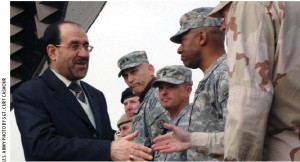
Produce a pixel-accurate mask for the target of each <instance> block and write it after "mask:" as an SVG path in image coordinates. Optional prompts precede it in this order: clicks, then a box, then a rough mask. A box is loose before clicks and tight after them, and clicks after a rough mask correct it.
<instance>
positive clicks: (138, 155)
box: [110, 131, 153, 161]
mask: <svg viewBox="0 0 300 162" xmlns="http://www.w3.org/2000/svg"><path fill="white" fill-rule="evenodd" d="M137 135H138V131H135V132H134V133H131V134H129V135H127V136H125V137H122V138H120V139H118V140H116V141H113V142H112V143H111V147H110V157H111V159H112V160H113V161H143V160H152V158H153V157H152V156H151V155H150V153H151V149H150V148H148V147H145V146H143V145H140V144H137V143H134V142H131V140H132V139H133V138H134V137H136V136H137Z"/></svg>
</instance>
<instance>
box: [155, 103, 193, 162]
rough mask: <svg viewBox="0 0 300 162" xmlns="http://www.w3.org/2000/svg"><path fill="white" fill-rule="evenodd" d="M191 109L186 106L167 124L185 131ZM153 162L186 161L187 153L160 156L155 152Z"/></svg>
mask: <svg viewBox="0 0 300 162" xmlns="http://www.w3.org/2000/svg"><path fill="white" fill-rule="evenodd" d="M191 109H192V105H187V106H186V107H185V108H184V109H183V110H182V111H181V112H180V113H179V114H178V116H177V117H176V118H175V119H174V120H171V119H170V118H169V120H170V121H169V123H170V124H172V125H176V126H177V127H179V128H181V129H183V130H187V129H188V126H189V121H190V116H191ZM166 113H167V112H166ZM167 114H168V113H167ZM168 132H169V131H168ZM154 161H187V151H182V152H174V153H169V154H160V153H158V152H156V154H155V156H154Z"/></svg>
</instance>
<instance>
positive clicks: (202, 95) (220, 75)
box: [188, 54, 228, 161]
mask: <svg viewBox="0 0 300 162" xmlns="http://www.w3.org/2000/svg"><path fill="white" fill-rule="evenodd" d="M227 98H228V75H227V61H226V54H224V55H223V56H222V57H220V58H218V59H217V60H216V61H215V62H214V63H213V64H212V65H211V66H210V68H209V69H207V70H206V71H205V73H204V78H203V79H202V80H201V81H200V82H199V84H198V88H197V90H196V92H195V97H194V103H193V108H192V114H191V120H190V125H189V131H190V132H206V133H210V136H209V138H210V139H208V140H210V141H214V140H213V139H214V138H216V134H215V133H217V132H224V127H225V121H226V115H227V109H226V103H227ZM221 135H223V134H221ZM218 138H219V137H218ZM217 142H218V143H211V144H210V145H208V146H201V147H202V148H197V147H196V145H193V144H196V142H194V141H191V143H192V145H193V146H194V148H195V149H196V150H198V152H199V151H200V150H201V152H202V153H198V152H196V150H195V149H189V150H188V160H189V161H195V160H197V161H199V160H217V159H214V158H213V156H212V154H213V153H214V152H213V150H215V147H223V140H220V141H217ZM203 152H207V153H203Z"/></svg>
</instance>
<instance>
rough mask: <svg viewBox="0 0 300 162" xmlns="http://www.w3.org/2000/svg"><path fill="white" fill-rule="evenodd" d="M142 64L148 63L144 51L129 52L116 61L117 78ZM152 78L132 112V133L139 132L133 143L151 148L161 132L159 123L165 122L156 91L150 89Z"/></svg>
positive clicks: (165, 118) (163, 110)
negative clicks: (137, 105)
mask: <svg viewBox="0 0 300 162" xmlns="http://www.w3.org/2000/svg"><path fill="white" fill-rule="evenodd" d="M142 63H149V62H148V58H147V55H146V52H145V51H134V52H131V53H129V54H127V55H125V56H123V57H121V58H120V59H119V60H118V67H119V68H120V72H119V75H118V76H119V77H120V76H121V75H122V72H123V71H124V70H126V69H128V68H133V67H136V66H138V65H140V64H142ZM153 80H155V78H153V79H152V80H151V81H150V82H149V84H148V85H147V87H146V88H145V90H144V92H142V95H141V96H139V97H140V103H141V104H140V105H139V107H138V108H137V109H136V110H135V112H134V119H133V124H132V132H134V131H136V130H139V135H138V136H137V137H136V138H134V139H133V141H134V142H136V143H139V144H142V145H145V146H147V147H151V145H152V139H153V138H154V137H156V136H158V135H160V134H162V132H163V128H160V127H159V126H160V125H161V121H166V122H167V117H166V115H165V113H164V112H165V109H164V108H163V107H162V106H161V105H160V103H159V97H158V90H157V89H156V88H153V87H151V83H152V81H153Z"/></svg>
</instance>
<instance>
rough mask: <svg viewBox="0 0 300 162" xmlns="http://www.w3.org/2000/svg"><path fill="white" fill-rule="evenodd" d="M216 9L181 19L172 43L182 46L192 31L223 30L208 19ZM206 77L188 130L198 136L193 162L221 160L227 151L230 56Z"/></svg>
mask: <svg viewBox="0 0 300 162" xmlns="http://www.w3.org/2000/svg"><path fill="white" fill-rule="evenodd" d="M212 9H213V8H211V7H203V8H197V9H194V10H192V11H189V12H187V13H186V14H184V15H183V16H182V17H181V18H180V26H181V28H180V30H179V31H178V32H177V33H176V34H175V35H174V36H172V37H171V38H170V39H171V41H172V42H174V43H181V37H182V35H183V34H184V33H185V32H187V31H189V30H190V29H192V28H201V27H220V26H221V23H222V21H221V19H215V18H209V17H207V15H208V13H209V12H211V11H212ZM204 73H205V74H204V78H203V79H202V80H201V81H200V82H199V85H198V88H197V90H196V92H195V99H194V103H193V107H192V112H191V119H190V125H189V129H188V130H189V131H190V132H197V133H192V138H191V144H192V146H193V148H192V149H188V151H187V160H189V161H195V160H196V161H202V160H219V159H220V157H219V156H220V154H221V155H222V154H223V151H224V150H223V146H224V141H223V139H224V133H223V132H224V127H225V121H226V114H227V110H226V102H227V98H228V74H227V62H226V54H224V55H223V56H221V57H220V58H218V59H217V60H216V61H215V62H214V63H213V64H212V65H211V66H210V68H209V69H207V70H206V71H205V72H204ZM199 141H200V142H199ZM216 153H218V156H217V155H215V154H216Z"/></svg>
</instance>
